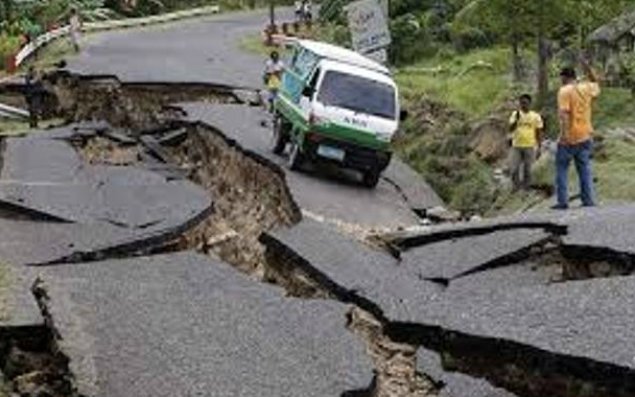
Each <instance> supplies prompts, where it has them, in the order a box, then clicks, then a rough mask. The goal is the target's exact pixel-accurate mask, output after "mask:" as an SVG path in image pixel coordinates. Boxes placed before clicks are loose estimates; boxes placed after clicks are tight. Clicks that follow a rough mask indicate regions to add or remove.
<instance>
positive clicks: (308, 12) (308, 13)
mask: <svg viewBox="0 0 635 397" xmlns="http://www.w3.org/2000/svg"><path fill="white" fill-rule="evenodd" d="M302 8H303V9H302V16H303V17H304V22H311V20H312V19H313V4H312V2H311V0H304V6H303V7H302Z"/></svg>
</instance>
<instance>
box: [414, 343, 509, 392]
mask: <svg viewBox="0 0 635 397" xmlns="http://www.w3.org/2000/svg"><path fill="white" fill-rule="evenodd" d="M417 370H418V371H419V372H421V373H423V374H426V375H427V376H428V377H430V379H431V381H432V382H434V384H435V385H436V386H437V387H438V388H439V389H440V392H439V397H516V396H515V395H514V394H512V393H510V392H508V391H507V390H504V389H500V388H497V387H494V386H492V385H491V384H490V383H488V382H487V381H486V380H484V379H476V378H472V377H470V376H467V375H464V374H461V373H457V372H450V371H446V370H444V369H443V366H442V363H441V357H440V356H439V355H438V354H437V353H435V352H433V351H430V350H426V349H424V348H421V349H419V350H418V351H417Z"/></svg>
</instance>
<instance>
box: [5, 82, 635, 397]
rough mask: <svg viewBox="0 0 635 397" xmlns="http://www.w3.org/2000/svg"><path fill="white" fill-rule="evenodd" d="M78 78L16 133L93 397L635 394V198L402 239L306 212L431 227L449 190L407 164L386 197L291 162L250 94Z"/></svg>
mask: <svg viewBox="0 0 635 397" xmlns="http://www.w3.org/2000/svg"><path fill="white" fill-rule="evenodd" d="M64 79H66V80H64ZM59 81H60V82H61V81H64V83H59V84H61V87H58V88H57V91H56V92H58V94H57V96H56V100H55V101H53V102H52V103H57V104H58V105H56V107H55V109H56V110H55V111H59V112H60V114H62V115H64V116H65V117H66V118H67V119H68V120H73V121H74V124H69V125H66V126H64V127H60V128H58V129H53V130H49V131H41V132H39V133H37V135H36V134H32V135H31V136H27V137H23V138H10V139H6V140H5V141H4V142H3V143H4V146H5V151H4V155H3V160H4V166H3V170H2V175H1V176H2V178H1V182H2V184H0V199H1V200H2V203H3V207H5V209H6V211H3V216H2V217H1V218H0V223H2V225H3V226H4V229H6V230H7V232H6V233H3V236H2V237H1V238H0V242H1V243H2V244H0V253H2V256H3V258H6V260H9V261H10V262H11V263H12V264H14V265H20V264H30V265H40V266H41V267H39V268H38V270H39V272H40V273H41V274H42V276H41V279H42V282H41V283H39V284H38V289H37V291H38V294H37V296H38V299H39V302H40V304H41V306H42V307H43V308H44V309H43V311H44V312H45V313H46V318H47V322H46V326H45V327H44V330H46V332H48V334H49V335H54V336H55V337H54V340H55V343H56V346H59V349H60V351H62V352H63V355H64V357H67V358H68V369H69V370H70V372H71V374H72V376H74V377H75V379H74V380H73V384H74V385H77V386H76V387H77V388H78V389H79V390H81V393H84V394H86V395H113V394H114V395H139V396H144V395H148V396H149V395H153V396H154V395H191V394H195V393H197V392H203V391H206V392H207V391H209V390H211V389H214V390H217V391H218V393H217V394H218V395H228V394H229V395H231V394H236V393H238V394H240V395H272V396H273V395H281V394H284V391H289V390H291V391H292V392H291V394H292V395H316V396H323V395H347V396H371V395H372V396H373V397H376V396H382V397H383V396H424V397H436V396H440V395H443V396H453V397H463V396H465V397H475V396H480V395H483V396H488V397H492V396H497V397H498V396H501V397H503V396H513V395H516V396H519V397H539V396H540V397H542V396H545V395H548V396H554V397H574V396H575V397H577V396H586V395H588V396H594V397H595V396H599V397H604V396H606V397H609V396H617V395H620V396H631V395H635V394H634V391H633V388H634V385H633V379H634V378H633V368H632V366H633V362H632V357H633V356H634V355H633V354H631V353H630V352H629V351H628V349H625V348H624V346H630V345H632V343H631V342H632V341H630V339H629V338H630V333H629V331H628V330H629V329H630V328H632V327H631V324H629V321H630V320H629V319H630V318H633V316H632V315H630V314H629V311H630V310H631V308H632V307H633V305H632V303H633V300H634V298H635V297H634V296H633V295H632V293H631V292H630V291H631V290H632V288H631V287H632V285H631V284H632V280H631V279H632V276H631V274H632V271H633V269H632V257H633V256H632V255H633V253H632V246H633V245H634V244H633V241H631V239H632V236H633V235H635V233H632V232H633V231H632V230H631V228H632V224H635V222H632V220H633V219H634V218H635V210H633V208H632V207H622V208H613V209H607V210H597V211H587V212H583V213H582V212H580V213H573V214H572V215H567V216H561V215H556V214H551V213H550V214H541V215H536V216H533V215H529V216H528V217H527V218H523V219H516V220H514V219H502V220H495V221H488V222H484V223H481V224H479V223H470V224H465V225H450V226H442V227H440V228H436V229H433V230H432V231H430V232H429V233H424V234H421V233H417V234H414V235H412V234H405V233H402V234H400V235H399V236H397V237H395V236H388V237H385V236H384V237H383V239H382V238H379V239H377V240H383V242H384V243H385V244H384V246H385V247H391V248H392V250H390V251H385V250H382V249H381V248H378V245H376V244H375V245H373V244H368V242H367V241H360V239H359V238H353V237H351V235H350V234H343V233H341V232H340V230H338V229H337V228H335V227H333V226H332V225H331V224H329V223H325V222H318V221H316V220H315V219H319V217H305V219H302V218H303V217H302V212H305V213H309V212H310V213H316V214H318V215H320V216H321V217H323V218H324V219H338V220H340V221H342V222H348V223H351V224H356V225H363V227H365V228H367V229H369V230H370V229H373V228H381V227H386V226H387V227H392V228H398V227H400V226H403V225H412V224H415V223H417V222H418V221H419V218H418V216H417V213H420V212H421V211H420V210H421V209H422V208H423V209H425V207H426V206H428V205H429V206H434V205H437V204H438V202H437V201H436V200H435V199H434V195H426V185H425V184H424V183H423V182H417V181H414V182H412V179H411V178H412V177H413V176H412V175H411V174H410V173H406V174H404V173H402V172H400V171H399V170H400V167H403V165H402V164H399V163H396V164H397V166H396V167H395V168H393V169H389V173H388V174H387V175H386V177H385V178H384V180H383V181H382V182H381V183H380V185H379V187H378V189H377V191H374V192H371V191H368V190H367V189H364V188H363V187H361V186H360V185H359V184H357V183H356V182H355V180H354V178H352V177H350V176H348V175H335V178H333V176H334V175H332V174H329V172H330V171H328V170H327V171H324V172H322V171H321V170H312V169H307V170H304V171H303V172H301V173H291V172H288V171H287V170H286V169H285V167H284V164H283V162H284V159H281V158H278V157H275V156H273V155H271V154H270V151H269V146H268V145H269V136H270V133H269V131H268V128H267V127H263V124H264V125H265V126H266V124H267V122H268V119H267V115H266V114H265V113H263V112H262V111H261V110H260V109H258V108H255V107H251V106H249V105H248V104H241V103H243V102H250V100H247V101H245V99H244V98H248V97H249V95H247V96H246V97H245V96H244V95H240V97H239V95H237V94H236V92H234V91H231V90H221V91H220V92H218V93H215V92H214V91H213V90H210V89H209V87H207V88H205V89H201V90H199V88H200V87H199V88H196V89H193V91H191V92H190V93H189V94H184V93H182V92H181V93H174V92H172V91H174V90H175V86H170V89H166V88H165V87H163V88H162V87H160V86H154V87H153V88H152V90H154V91H152V94H151V95H150V94H148V89H149V88H148V86H140V85H136V86H134V87H133V86H126V85H121V84H120V83H117V82H114V83H113V81H112V80H109V81H108V82H106V83H105V82H104V80H103V79H95V78H93V79H92V80H91V79H81V78H77V77H73V76H62V77H60V80H59ZM69 81H70V83H69ZM90 81H92V82H90ZM73 85H75V88H69V87H73ZM113 87H114V88H113ZM112 90H115V91H117V90H118V92H117V93H116V94H112V95H111V94H109V93H108V92H111V93H112ZM64 95H66V99H63V97H64ZM113 96H114V97H115V98H118V100H117V101H114V102H108V101H109V100H110V98H111V97H113ZM77 97H81V98H82V99H81V101H78V100H77V99H76V98H77ZM91 98H94V101H95V104H96V105H94V104H91V105H90V108H89V107H87V104H90V100H91ZM240 98H243V99H240ZM182 101H185V102H188V103H187V104H182V103H174V102H182ZM191 101H196V102H191ZM200 101H203V102H200ZM64 103H66V104H71V105H68V106H66V105H65V106H61V105H59V104H64ZM102 108H103V109H111V110H109V111H104V110H103V109H102ZM114 108H117V109H114ZM61 109H62V110H61ZM101 118H104V119H103V120H100V119H101ZM391 172H392V173H394V174H391ZM395 175H397V176H395ZM399 181H401V182H399ZM404 181H410V182H411V183H407V182H404ZM613 228H618V229H617V230H620V231H621V232H620V233H619V238H612V237H610V236H611V235H612V233H613V232H614V229H613ZM180 251H187V252H180ZM191 251H198V254H195V253H193V252H191ZM201 253H202V254H205V255H200V254H201ZM158 254H159V255H158ZM219 258H220V259H219ZM227 264H230V265H232V266H234V267H236V268H239V269H240V270H242V271H243V272H245V273H248V274H249V275H252V276H255V277H251V278H257V279H260V280H264V281H268V282H269V285H268V284H262V283H258V282H256V281H254V280H250V279H249V278H248V277H247V276H245V275H241V274H240V273H237V272H235V270H234V269H231V268H230V267H229V266H228V265H227ZM580 269H582V270H580ZM617 275H620V276H625V277H614V276H617ZM105 280H107V281H106V282H104V281H105ZM270 284H276V285H277V286H272V285H270ZM280 287H283V288H280ZM285 295H286V296H285ZM289 295H291V296H293V297H289ZM299 298H302V299H299ZM336 301H339V302H336ZM350 306H353V307H355V309H354V310H352V311H349V308H350ZM122 307H123V308H126V310H121V308H122ZM95 308H97V310H95ZM625 314H626V315H625ZM355 334H356V335H358V336H360V337H361V338H356V337H355ZM122 341H126V342H125V343H124V344H123V345H122ZM210 341H212V342H213V343H210ZM362 342H365V344H366V350H367V352H368V353H370V354H364V343H362ZM120 346H124V348H123V349H119V350H117V349H118V348H119V347H120ZM272 346H274V347H275V349H273V350H272ZM325 346H327V347H326V348H325ZM62 362H63V360H62ZM122 363H125V365H122ZM267 363H270V364H267ZM67 372H68V370H67ZM67 372H63V371H62V373H64V374H67ZM157 374H162V377H159V376H157ZM324 374H327V375H328V376H326V377H325V376H324ZM65 376H66V375H65ZM69 376H70V375H69ZM15 388H16V384H15V383H14V389H15ZM162 388H165V394H161V393H163V392H161V391H160V390H161V389H162ZM479 393H480V394H479ZM65 395H66V394H65Z"/></svg>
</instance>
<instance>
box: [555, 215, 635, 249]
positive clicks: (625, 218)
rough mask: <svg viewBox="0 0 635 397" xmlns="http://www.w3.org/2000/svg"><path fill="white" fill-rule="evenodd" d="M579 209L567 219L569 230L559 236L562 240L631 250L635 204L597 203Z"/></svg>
mask: <svg viewBox="0 0 635 397" xmlns="http://www.w3.org/2000/svg"><path fill="white" fill-rule="evenodd" d="M579 212H580V214H579V215H578V216H577V217H576V218H575V219H573V220H571V221H570V222H569V233H568V234H567V235H566V236H564V237H563V244H565V245H568V246H574V247H577V248H589V249H604V250H610V251H614V252H619V253H625V254H629V255H633V254H635V205H622V206H615V207H604V208H603V207H598V208H591V209H587V210H585V211H579Z"/></svg>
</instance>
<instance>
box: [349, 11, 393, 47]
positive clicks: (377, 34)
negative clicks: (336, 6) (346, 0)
mask: <svg viewBox="0 0 635 397" xmlns="http://www.w3.org/2000/svg"><path fill="white" fill-rule="evenodd" d="M346 12H347V14H348V25H349V27H350V30H351V36H352V38H353V49H355V51H357V52H361V53H369V52H372V51H374V50H376V49H379V48H384V47H387V46H388V45H390V41H391V40H390V30H389V29H388V23H387V21H386V15H385V10H384V8H383V6H382V3H381V1H380V0H359V1H356V2H354V3H351V4H350V5H348V6H347V7H346Z"/></svg>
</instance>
